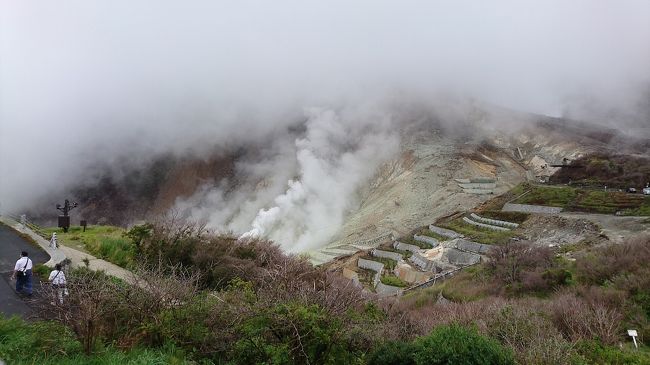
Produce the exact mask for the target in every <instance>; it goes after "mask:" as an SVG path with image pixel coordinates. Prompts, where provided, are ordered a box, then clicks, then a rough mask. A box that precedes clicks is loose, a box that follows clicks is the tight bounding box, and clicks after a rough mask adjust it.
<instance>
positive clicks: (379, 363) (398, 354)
mask: <svg viewBox="0 0 650 365" xmlns="http://www.w3.org/2000/svg"><path fill="white" fill-rule="evenodd" d="M367 364H368V365H416V362H415V346H414V345H413V344H412V343H407V342H401V341H396V342H387V343H385V344H383V345H380V346H379V347H377V348H376V349H375V351H373V352H372V353H371V354H370V356H369V357H368V361H367Z"/></svg>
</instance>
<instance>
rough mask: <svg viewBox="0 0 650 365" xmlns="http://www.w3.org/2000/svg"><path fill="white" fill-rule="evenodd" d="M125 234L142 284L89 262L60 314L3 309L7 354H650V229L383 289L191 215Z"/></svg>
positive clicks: (558, 358) (623, 359) (543, 359)
mask: <svg viewBox="0 0 650 365" xmlns="http://www.w3.org/2000/svg"><path fill="white" fill-rule="evenodd" d="M124 238H125V239H127V238H128V240H129V242H130V245H131V247H132V248H133V252H134V254H135V255H136V256H137V257H138V258H139V260H138V263H137V265H135V264H134V265H133V268H134V270H135V271H136V273H137V276H136V278H135V281H134V283H133V284H126V283H124V282H122V281H119V280H115V279H112V278H110V277H107V276H105V275H104V274H103V273H101V272H93V271H90V270H88V269H85V268H80V269H76V270H73V271H70V272H68V286H69V289H70V296H69V297H67V299H66V302H65V304H64V305H62V306H47V305H46V306H45V307H44V311H43V312H42V316H43V318H47V319H49V320H54V322H43V321H36V322H31V323H25V322H22V321H20V320H17V319H6V318H4V319H1V320H0V358H3V359H5V360H8V361H11V363H18V364H20V363H39V364H78V363H88V364H92V363H96V364H100V363H127V364H128V363H134V364H137V363H147V364H149V363H161V364H162V363H178V364H182V363H187V362H190V363H191V362H193V363H201V364H261V363H264V364H450V363H454V364H513V363H518V364H600V363H609V364H627V363H638V364H642V363H647V362H648V361H650V356H649V355H648V352H647V348H646V347H645V346H644V347H642V349H641V351H638V352H636V351H632V350H631V349H630V346H629V344H628V343H627V342H626V337H625V331H624V330H625V329H626V328H635V329H637V330H638V331H639V334H640V340H641V341H642V342H643V341H644V339H646V338H647V337H648V336H650V322H649V320H648V316H649V315H650V304H649V303H650V301H649V300H648V298H650V281H649V280H648V278H650V275H649V274H650V272H647V271H648V268H647V267H646V265H645V263H646V262H647V261H648V260H650V239H648V238H647V237H642V238H638V239H636V240H631V241H629V242H627V243H625V244H623V245H619V246H611V247H598V248H591V249H589V250H588V251H586V252H585V253H584V254H583V255H580V256H579V257H578V258H577V260H576V261H575V262H572V261H570V260H567V259H565V258H563V257H561V256H557V255H556V252H554V251H551V250H550V249H549V248H538V247H534V246H528V245H525V244H523V243H509V244H505V245H503V246H499V247H498V248H497V249H496V250H495V251H493V252H492V253H491V258H492V260H491V261H490V262H489V263H486V264H482V265H479V266H476V267H474V268H472V269H469V270H467V271H466V272H464V273H462V274H460V275H458V276H456V277H455V278H453V279H451V280H449V281H446V282H443V283H442V284H441V285H437V286H435V287H432V288H429V289H426V290H422V291H416V292H414V293H413V294H411V295H409V296H407V297H405V298H403V299H395V298H387V299H379V298H377V297H375V296H374V295H373V294H372V293H368V292H365V291H363V290H361V289H360V288H358V287H356V286H355V285H353V284H352V282H350V281H349V280H347V279H345V278H343V277H342V276H340V275H339V274H337V273H335V272H329V271H327V270H325V269H322V268H317V267H313V266H312V265H310V264H309V263H308V262H307V261H305V260H304V259H302V258H300V257H295V256H288V255H286V254H284V253H282V252H281V251H280V249H279V248H278V247H277V246H275V245H274V244H272V243H270V242H265V241H248V242H244V241H238V240H236V239H234V238H231V237H225V236H215V235H211V234H208V233H207V232H204V231H203V230H202V229H201V228H200V227H197V226H193V225H178V224H171V223H168V224H162V225H150V224H148V225H143V226H137V227H134V228H133V229H131V230H130V231H128V232H127V233H126V235H125V236H124ZM382 280H384V281H388V282H392V281H394V278H393V277H390V276H387V277H384V278H382ZM46 295H49V294H46ZM441 296H442V297H444V298H446V299H447V300H441ZM179 324H182V325H179ZM619 343H626V345H625V346H623V348H619V347H618V344H619ZM24 348H30V349H35V351H23V349H24Z"/></svg>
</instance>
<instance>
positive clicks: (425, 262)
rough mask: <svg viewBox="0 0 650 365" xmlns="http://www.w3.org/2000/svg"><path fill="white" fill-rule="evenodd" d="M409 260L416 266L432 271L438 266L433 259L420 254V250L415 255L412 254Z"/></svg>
mask: <svg viewBox="0 0 650 365" xmlns="http://www.w3.org/2000/svg"><path fill="white" fill-rule="evenodd" d="M409 261H411V262H412V263H413V264H414V265H415V266H417V267H419V268H420V269H421V270H423V271H431V270H433V268H434V267H435V266H436V264H435V263H434V262H433V261H431V260H429V259H427V258H426V257H424V256H422V255H420V253H419V252H416V253H414V254H413V255H411V257H409Z"/></svg>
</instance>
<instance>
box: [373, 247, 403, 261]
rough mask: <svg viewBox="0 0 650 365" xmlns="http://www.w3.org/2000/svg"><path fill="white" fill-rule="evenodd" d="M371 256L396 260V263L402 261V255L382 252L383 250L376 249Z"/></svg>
mask: <svg viewBox="0 0 650 365" xmlns="http://www.w3.org/2000/svg"><path fill="white" fill-rule="evenodd" d="M370 254H371V255H372V256H377V257H383V258H386V259H391V260H395V261H401V260H402V254H400V253H397V252H391V251H382V250H378V249H374V250H372V251H370Z"/></svg>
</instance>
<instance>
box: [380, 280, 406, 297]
mask: <svg viewBox="0 0 650 365" xmlns="http://www.w3.org/2000/svg"><path fill="white" fill-rule="evenodd" d="M375 290H376V291H377V294H379V295H402V291H403V288H400V287H397V286H392V285H386V284H384V283H382V282H381V281H380V282H379V283H378V284H377V286H376V287H375Z"/></svg>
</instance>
